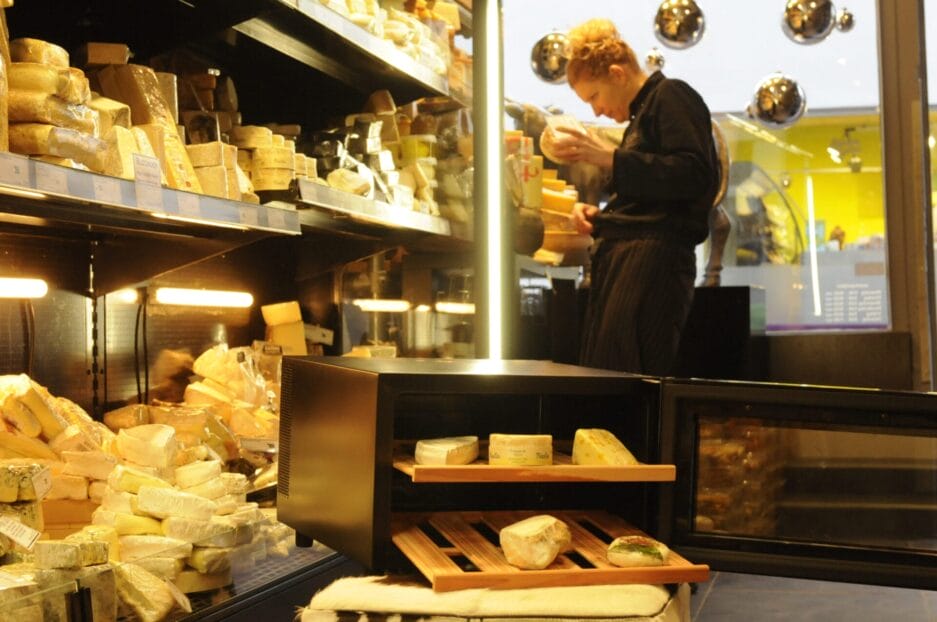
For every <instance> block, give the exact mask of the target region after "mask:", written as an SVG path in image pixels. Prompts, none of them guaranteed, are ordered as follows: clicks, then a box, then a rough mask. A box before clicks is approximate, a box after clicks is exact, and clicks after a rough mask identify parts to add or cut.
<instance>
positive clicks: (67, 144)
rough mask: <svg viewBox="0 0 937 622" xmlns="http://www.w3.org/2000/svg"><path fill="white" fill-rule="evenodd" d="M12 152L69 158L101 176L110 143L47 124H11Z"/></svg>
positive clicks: (86, 134)
mask: <svg viewBox="0 0 937 622" xmlns="http://www.w3.org/2000/svg"><path fill="white" fill-rule="evenodd" d="M10 151H12V152H14V153H22V154H24V155H52V156H58V157H60V158H70V159H72V160H75V161H76V162H80V163H81V164H84V165H85V166H87V167H88V168H89V169H90V170H92V171H94V172H96V173H100V172H102V171H103V170H104V158H105V155H106V153H107V143H106V142H104V141H103V140H100V139H98V138H95V137H94V136H92V135H90V134H88V133H84V132H79V131H77V130H72V129H68V128H64V127H55V126H53V125H49V124H47V123H13V124H10Z"/></svg>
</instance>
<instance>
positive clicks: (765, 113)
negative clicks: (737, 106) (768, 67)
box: [747, 72, 807, 129]
mask: <svg viewBox="0 0 937 622" xmlns="http://www.w3.org/2000/svg"><path fill="white" fill-rule="evenodd" d="M806 109H807V96H806V94H805V93H804V90H803V89H802V88H800V85H799V84H797V81H796V80H794V79H793V78H790V77H789V76H786V75H784V74H782V73H780V72H778V73H773V74H771V75H769V76H768V77H766V78H764V79H763V80H762V81H761V82H759V83H758V86H756V87H755V94H754V95H753V96H752V101H751V103H750V104H749V105H748V109H747V112H748V116H749V118H751V119H754V120H755V121H758V122H759V123H761V124H762V125H764V126H766V127H769V128H773V129H780V128H784V127H789V126H791V125H793V124H794V123H796V122H797V120H798V119H800V117H802V116H803V114H804V111H805V110H806Z"/></svg>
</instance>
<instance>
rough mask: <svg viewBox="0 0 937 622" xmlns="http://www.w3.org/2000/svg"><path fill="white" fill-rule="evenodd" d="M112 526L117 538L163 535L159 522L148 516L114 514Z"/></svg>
mask: <svg viewBox="0 0 937 622" xmlns="http://www.w3.org/2000/svg"><path fill="white" fill-rule="evenodd" d="M154 490H156V489H154ZM163 490H165V489H163ZM113 526H114V530H115V531H117V535H118V536H142V535H146V534H152V535H154V536H161V535H163V527H162V525H161V524H160V522H159V521H158V520H156V519H155V518H150V517H149V516H137V515H135V514H124V513H123V512H119V513H115V514H114V522H113Z"/></svg>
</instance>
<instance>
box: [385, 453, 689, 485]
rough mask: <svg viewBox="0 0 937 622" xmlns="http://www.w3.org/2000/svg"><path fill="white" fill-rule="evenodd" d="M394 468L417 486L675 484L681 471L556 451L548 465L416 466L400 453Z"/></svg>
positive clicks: (481, 462)
mask: <svg viewBox="0 0 937 622" xmlns="http://www.w3.org/2000/svg"><path fill="white" fill-rule="evenodd" d="M394 468H395V469H397V470H398V471H401V472H403V473H406V474H407V475H408V476H410V478H411V479H412V480H413V483H415V484H418V483H445V482H450V483H459V482H463V483H467V482H476V483H479V482H672V481H674V480H676V478H677V469H676V467H675V466H674V465H672V464H635V465H629V466H606V465H583V464H573V461H572V457H570V456H569V454H564V453H559V452H556V451H554V452H553V464H551V465H547V466H511V465H495V464H488V462H487V460H485V459H484V458H482V459H480V460H476V461H475V462H473V463H472V464H438V465H437V464H416V461H415V460H414V458H413V454H412V453H410V454H406V453H398V454H396V455H395V456H394Z"/></svg>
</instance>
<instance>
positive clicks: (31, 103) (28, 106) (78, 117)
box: [9, 91, 97, 135]
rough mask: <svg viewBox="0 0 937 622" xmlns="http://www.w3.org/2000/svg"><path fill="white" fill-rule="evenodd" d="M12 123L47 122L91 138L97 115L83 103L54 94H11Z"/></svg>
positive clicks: (10, 111) (18, 92) (15, 92)
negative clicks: (74, 102) (68, 101)
mask: <svg viewBox="0 0 937 622" xmlns="http://www.w3.org/2000/svg"><path fill="white" fill-rule="evenodd" d="M9 115H10V122H11V123H48V124H49V125H54V126H56V127H66V128H69V129H72V130H76V131H79V132H81V133H83V134H91V135H93V134H94V133H95V131H96V128H97V113H96V112H94V110H92V109H91V108H89V107H88V106H85V105H83V104H69V103H67V102H65V100H63V99H61V98H59V97H56V96H54V95H46V94H44V93H40V92H38V91H10V95H9Z"/></svg>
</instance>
